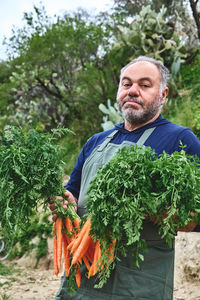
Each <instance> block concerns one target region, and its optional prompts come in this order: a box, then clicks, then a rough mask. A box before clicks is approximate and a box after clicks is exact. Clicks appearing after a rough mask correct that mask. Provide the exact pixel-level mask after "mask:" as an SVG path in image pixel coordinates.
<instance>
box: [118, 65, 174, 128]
mask: <svg viewBox="0 0 200 300" xmlns="http://www.w3.org/2000/svg"><path fill="white" fill-rule="evenodd" d="M167 91H168V89H167V88H166V89H165V90H164V93H163V92H160V73H159V70H158V69H157V67H156V66H155V65H154V64H152V63H149V62H137V63H135V64H133V65H130V66H129V67H127V69H125V70H124V72H123V73H122V75H121V80H120V84H119V89H118V93H117V103H118V107H119V110H120V112H121V113H122V115H123V117H124V119H125V121H127V122H128V123H130V124H143V123H146V122H148V121H150V120H151V119H153V118H154V117H155V116H156V115H159V113H160V109H161V105H162V104H164V102H165V98H166V96H167Z"/></svg>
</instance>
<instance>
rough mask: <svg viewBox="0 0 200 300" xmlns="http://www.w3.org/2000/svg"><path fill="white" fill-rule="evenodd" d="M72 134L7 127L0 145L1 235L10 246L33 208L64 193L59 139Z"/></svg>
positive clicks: (57, 130) (63, 130)
mask: <svg viewBox="0 0 200 300" xmlns="http://www.w3.org/2000/svg"><path fill="white" fill-rule="evenodd" d="M68 132H70V131H69V130H68V129H65V128H64V129H61V128H60V129H59V128H57V129H55V130H53V134H50V133H39V132H38V131H36V130H35V129H30V130H26V129H20V128H17V127H7V128H6V129H5V130H4V133H3V136H2V142H1V146H0V190H1V194H0V215H1V227H0V236H3V237H5V238H6V242H8V243H9V241H10V242H11V240H12V239H13V237H14V235H15V233H16V230H17V227H18V228H23V227H24V226H26V225H27V222H28V221H29V217H30V216H31V214H32V209H33V208H36V207H37V205H38V203H39V202H41V201H43V202H44V204H45V205H46V204H47V202H48V200H49V199H50V198H51V197H54V196H56V195H58V194H61V193H62V191H63V187H62V177H63V167H64V163H63V161H62V157H61V155H62V153H61V148H60V147H59V146H58V144H56V139H57V138H59V137H60V136H62V135H66V134H67V133H68Z"/></svg>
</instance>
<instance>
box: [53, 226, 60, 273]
mask: <svg viewBox="0 0 200 300" xmlns="http://www.w3.org/2000/svg"><path fill="white" fill-rule="evenodd" d="M55 229H56V223H53V264H54V273H55V275H56V276H58V273H59V270H58V260H57V237H56V234H55V233H56V231H55Z"/></svg>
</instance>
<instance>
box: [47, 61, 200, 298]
mask: <svg viewBox="0 0 200 300" xmlns="http://www.w3.org/2000/svg"><path fill="white" fill-rule="evenodd" d="M168 80H169V71H168V69H167V68H166V67H164V65H163V64H162V63H161V62H159V61H157V60H154V59H152V58H148V57H144V56H141V57H138V58H137V59H135V60H133V61H132V62H130V63H129V64H128V65H126V66H125V67H124V68H123V69H122V71H121V76H120V83H119V88H118V92H117V103H118V107H119V110H120V112H121V113H122V116H123V117H124V123H122V124H117V125H115V128H114V129H112V130H108V131H106V132H101V133H98V134H95V135H94V136H93V137H91V138H90V139H89V140H88V142H87V143H86V144H85V145H84V147H83V149H82V151H81V153H80V154H79V157H78V159H77V162H76V164H75V167H74V170H73V172H72V174H71V177H70V180H69V182H68V184H67V185H66V188H67V192H66V196H67V197H68V201H71V202H74V203H76V204H77V205H78V214H79V215H80V216H82V215H83V214H84V213H85V203H86V201H87V190H88V187H89V183H90V181H91V180H92V178H93V177H94V176H95V175H96V173H97V170H98V168H99V167H101V166H102V165H104V164H105V163H106V162H107V161H109V159H110V158H111V157H112V156H113V155H114V153H115V152H116V151H117V150H118V149H119V148H122V147H124V146H132V145H134V144H138V145H145V146H150V147H151V148H153V149H154V150H155V152H156V153H157V154H160V153H162V152H163V151H164V150H165V151H166V152H167V153H169V154H171V153H173V152H174V151H179V150H180V148H179V147H180V142H182V143H183V144H184V145H186V147H185V151H186V152H187V153H189V154H191V155H194V154H197V155H198V156H199V157H200V141H199V140H198V138H197V137H196V136H195V135H194V134H193V133H192V131H191V130H190V129H188V128H184V127H181V126H179V125H176V124H172V123H171V122H170V121H168V120H166V119H163V118H162V116H161V108H162V105H163V104H164V103H165V100H166V97H167V94H168V87H167V84H168ZM77 199H78V200H77ZM67 203H68V202H67V201H66V202H64V204H63V205H64V207H67ZM52 210H53V208H52ZM53 219H54V220H55V219H56V213H55V211H54V210H53ZM190 225H191V229H193V228H194V224H190ZM142 238H144V239H145V240H146V243H147V247H148V252H147V253H145V254H144V261H143V262H141V263H140V268H139V269H138V268H136V267H135V266H134V265H133V262H132V258H131V255H130V256H128V257H126V258H122V259H121V261H120V262H118V263H117V265H116V267H115V269H114V270H113V272H112V274H111V276H110V278H109V279H108V281H107V283H106V284H105V285H104V286H103V288H101V289H95V288H93V286H94V284H95V278H91V279H89V280H88V279H87V277H86V276H85V275H84V272H85V271H86V269H85V268H84V267H83V269H82V282H81V287H80V288H79V289H78V290H77V293H75V294H74V295H72V296H70V295H69V293H68V290H67V278H66V276H65V275H64V276H63V279H62V284H61V288H60V289H59V291H58V293H57V296H56V297H55V299H56V300H58V299H74V300H77V299H82V300H91V299H95V300H97V299H99V300H111V299H113V300H128V299H136V300H143V299H149V300H172V298H173V272H174V249H171V248H169V247H168V246H167V244H166V243H165V241H164V240H162V239H161V237H160V236H159V235H158V232H157V227H156V225H155V224H154V223H153V222H150V221H149V220H146V221H145V222H144V226H143V231H142Z"/></svg>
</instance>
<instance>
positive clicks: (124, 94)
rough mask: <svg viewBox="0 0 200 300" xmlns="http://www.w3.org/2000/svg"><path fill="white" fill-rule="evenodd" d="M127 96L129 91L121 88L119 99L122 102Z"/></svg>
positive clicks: (118, 94)
mask: <svg viewBox="0 0 200 300" xmlns="http://www.w3.org/2000/svg"><path fill="white" fill-rule="evenodd" d="M126 96H127V92H126V91H121V90H119V91H118V93H117V101H118V102H120V101H121V100H123V99H124V98H125V97H126Z"/></svg>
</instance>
